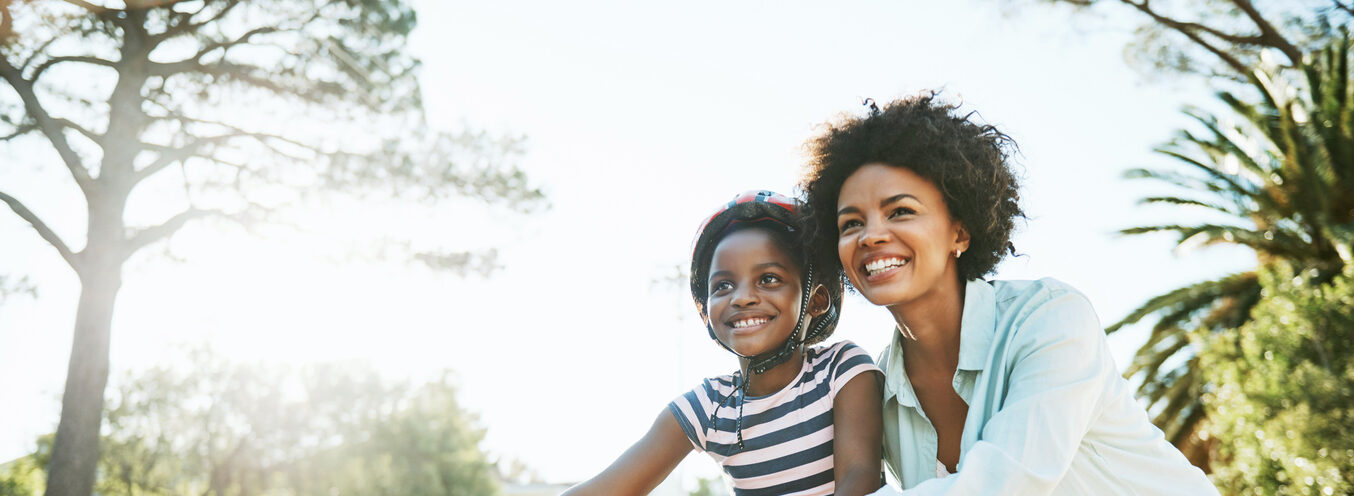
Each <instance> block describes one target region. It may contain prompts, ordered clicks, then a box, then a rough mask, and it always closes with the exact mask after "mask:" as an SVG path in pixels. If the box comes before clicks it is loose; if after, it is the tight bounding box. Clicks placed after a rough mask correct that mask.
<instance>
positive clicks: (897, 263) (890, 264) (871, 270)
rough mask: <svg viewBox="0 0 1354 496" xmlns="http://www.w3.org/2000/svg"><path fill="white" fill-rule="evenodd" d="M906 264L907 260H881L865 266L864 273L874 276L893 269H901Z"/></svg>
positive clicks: (892, 258)
mask: <svg viewBox="0 0 1354 496" xmlns="http://www.w3.org/2000/svg"><path fill="white" fill-rule="evenodd" d="M906 264H907V260H904V259H901V258H898V257H891V258H881V259H879V260H875V261H873V262H870V263H867V264H865V272H866V273H868V274H869V275H875V274H878V273H880V272H884V271H886V270H889V269H892V268H895V267H902V266H903V265H906Z"/></svg>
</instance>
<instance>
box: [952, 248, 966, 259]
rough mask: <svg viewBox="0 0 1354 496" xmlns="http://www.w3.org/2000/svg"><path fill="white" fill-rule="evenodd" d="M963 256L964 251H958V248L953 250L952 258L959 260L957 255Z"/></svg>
mask: <svg viewBox="0 0 1354 496" xmlns="http://www.w3.org/2000/svg"><path fill="white" fill-rule="evenodd" d="M963 254H964V250H960V249H958V248H955V249H954V258H959V255H963Z"/></svg>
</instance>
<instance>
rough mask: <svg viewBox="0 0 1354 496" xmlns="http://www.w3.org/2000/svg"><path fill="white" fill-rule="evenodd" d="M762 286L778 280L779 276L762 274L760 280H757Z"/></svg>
mask: <svg viewBox="0 0 1354 496" xmlns="http://www.w3.org/2000/svg"><path fill="white" fill-rule="evenodd" d="M759 282H761V283H762V285H763V286H772V285H775V284H777V283H779V282H780V276H778V275H775V274H762V280H761V281H759Z"/></svg>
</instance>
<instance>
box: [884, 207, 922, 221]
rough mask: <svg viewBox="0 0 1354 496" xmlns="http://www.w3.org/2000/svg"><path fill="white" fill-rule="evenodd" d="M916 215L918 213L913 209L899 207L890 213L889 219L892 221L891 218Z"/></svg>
mask: <svg viewBox="0 0 1354 496" xmlns="http://www.w3.org/2000/svg"><path fill="white" fill-rule="evenodd" d="M915 213H917V211H916V210H912V209H911V208H908V207H898V208H895V209H893V210H890V211H889V218H890V219H891V218H894V217H898V216H900V215H912V214H915Z"/></svg>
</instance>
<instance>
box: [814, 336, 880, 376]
mask: <svg viewBox="0 0 1354 496" xmlns="http://www.w3.org/2000/svg"><path fill="white" fill-rule="evenodd" d="M808 353H809V360H808V361H809V369H810V370H811V371H812V375H826V376H828V377H830V378H831V379H832V381H834V382H836V381H839V380H841V379H843V378H847V377H849V376H854V375H856V374H858V373H860V372H863V371H868V370H879V367H877V366H875V363H874V359H873V358H871V357H870V354H869V352H867V351H865V348H861V347H860V346H859V345H857V344H856V343H853V342H851V341H849V340H845V339H844V340H841V341H838V342H836V343H832V344H829V345H818V346H814V347H812V348H809V351H808Z"/></svg>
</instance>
